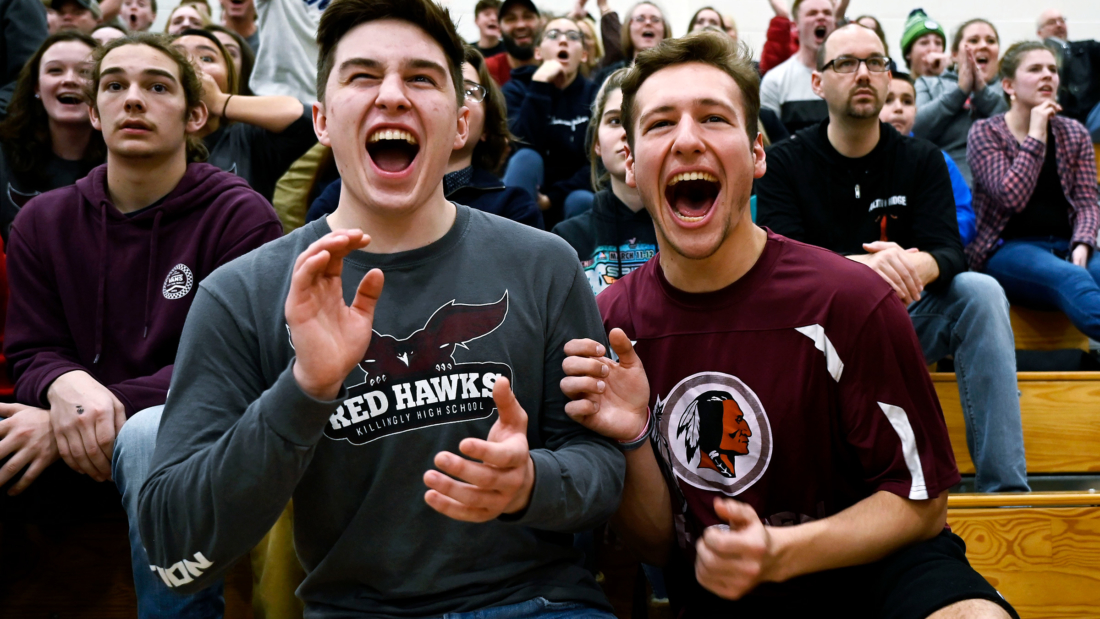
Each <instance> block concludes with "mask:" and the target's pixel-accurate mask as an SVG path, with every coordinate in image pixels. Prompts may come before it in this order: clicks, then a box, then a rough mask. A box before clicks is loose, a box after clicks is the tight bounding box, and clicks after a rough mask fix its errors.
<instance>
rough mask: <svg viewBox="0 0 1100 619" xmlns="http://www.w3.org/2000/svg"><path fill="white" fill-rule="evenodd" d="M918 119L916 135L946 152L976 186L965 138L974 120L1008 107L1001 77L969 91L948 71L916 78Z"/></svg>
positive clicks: (997, 112) (993, 114) (969, 182)
mask: <svg viewBox="0 0 1100 619" xmlns="http://www.w3.org/2000/svg"><path fill="white" fill-rule="evenodd" d="M915 87H916V91H917V120H916V122H915V123H913V135H914V136H916V137H918V138H924V139H926V140H928V141H929V142H932V143H933V144H935V145H936V146H939V147H940V148H941V149H942V150H943V151H944V152H946V153H947V154H948V155H949V156H950V157H951V160H952V161H954V162H955V165H957V166H958V167H959V172H962V175H963V178H965V179H966V184H967V185H968V186H970V187H973V186H974V177H973V175H972V174H971V172H970V164H969V163H967V161H966V138H967V136H968V135H969V134H970V127H971V126H972V125H973V124H974V121H976V120H981V119H983V118H990V117H992V116H996V115H997V114H1000V113H1002V112H1005V111H1008V103H1007V102H1005V99H1004V91H1003V90H1001V83H1000V80H997V79H994V80H993V81H992V82H989V83H988V84H986V85H985V88H983V89H981V90H980V91H978V92H976V93H972V94H971V95H967V94H966V93H964V92H963V91H962V90H961V89H960V88H959V76H958V74H956V73H955V72H954V71H946V72H944V74H943V75H941V76H939V77H919V78H917V82H916V86H915Z"/></svg>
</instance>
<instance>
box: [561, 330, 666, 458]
mask: <svg viewBox="0 0 1100 619" xmlns="http://www.w3.org/2000/svg"><path fill="white" fill-rule="evenodd" d="M608 340H609V341H610V342H611V348H612V349H613V350H614V351H615V354H616V355H618V357H619V360H618V361H612V360H611V359H610V358H608V357H606V356H605V354H606V353H607V351H606V350H605V349H604V346H603V345H602V344H600V343H598V342H595V341H593V340H587V339H584V340H572V341H570V342H568V343H566V345H565V354H566V355H567V356H566V358H565V360H564V361H563V362H562V369H563V370H565V378H563V379H562V381H561V390H562V393H564V394H565V396H566V397H567V398H569V399H570V400H572V401H571V402H568V403H567V404H566V405H565V412H566V414H568V415H569V416H570V417H571V418H572V419H573V420H574V421H576V422H577V423H579V424H581V425H582V426H584V427H586V428H588V429H589V430H592V431H593V432H596V433H598V434H602V435H603V436H606V437H608V438H612V439H615V440H617V441H621V442H626V441H630V440H633V439H634V438H636V437H637V436H638V435H639V434H641V433H642V431H643V430H644V429H645V426H646V423H647V422H648V421H649V409H648V404H649V379H648V378H646V375H645V369H644V368H643V367H642V360H641V359H639V358H638V354H637V353H636V352H634V346H633V345H631V343H630V338H628V337H627V336H626V333H624V332H623V330H622V329H612V330H611V333H610V335H609V336H608Z"/></svg>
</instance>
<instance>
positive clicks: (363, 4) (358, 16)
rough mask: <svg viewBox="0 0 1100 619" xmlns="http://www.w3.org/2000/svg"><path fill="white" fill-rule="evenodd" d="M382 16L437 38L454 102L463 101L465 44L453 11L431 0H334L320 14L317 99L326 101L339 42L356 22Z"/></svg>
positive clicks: (381, 17)
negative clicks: (456, 28) (452, 19)
mask: <svg viewBox="0 0 1100 619" xmlns="http://www.w3.org/2000/svg"><path fill="white" fill-rule="evenodd" d="M379 19H398V20H401V21H406V22H409V23H411V24H413V25H415V26H416V27H418V28H420V29H421V30H423V31H424V32H426V33H427V34H428V36H429V37H431V38H432V39H434V40H435V42H436V43H438V44H439V46H440V47H441V48H443V55H444V56H446V57H447V64H448V68H449V69H450V70H451V81H452V82H453V83H454V87H455V103H456V105H458V106H461V105H462V102H463V100H465V98H466V97H465V94H464V93H463V92H462V90H463V89H462V88H460V87H459V85H460V84H462V58H463V54H464V51H463V50H464V49H465V46H466V44H465V43H463V41H462V39H461V38H459V36H458V32H457V31H456V30H455V25H454V22H452V21H451V13H450V12H449V11H448V10H447V9H445V8H443V7H441V6H439V5H438V4H436V3H435V2H433V1H432V0H335V2H333V3H332V4H330V5H328V8H327V9H325V12H324V13H322V14H321V23H320V25H318V26H317V48H318V54H317V100H318V101H320V102H321V103H324V102H325V85H326V83H327V82H328V76H329V73H332V68H333V64H335V63H336V46H337V45H338V44H339V43H340V40H341V39H343V38H344V35H346V34H347V33H348V32H350V31H351V30H352V29H353V28H355V27H356V26H359V25H361V24H365V23H368V22H372V21H377V20H379Z"/></svg>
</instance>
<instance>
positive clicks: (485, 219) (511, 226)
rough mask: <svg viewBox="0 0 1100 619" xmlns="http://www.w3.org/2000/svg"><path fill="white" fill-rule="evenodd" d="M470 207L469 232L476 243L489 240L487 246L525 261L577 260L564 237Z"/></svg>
mask: <svg viewBox="0 0 1100 619" xmlns="http://www.w3.org/2000/svg"><path fill="white" fill-rule="evenodd" d="M464 208H469V209H470V224H469V225H470V230H469V234H470V235H471V237H472V239H473V240H474V241H475V242H476V243H485V246H486V247H487V248H493V249H496V250H498V251H502V252H504V253H506V254H508V255H509V256H510V258H509V259H515V257H516V256H519V255H522V256H523V259H524V260H527V259H531V260H540V261H541V260H545V261H547V262H549V263H551V264H553V263H554V262H555V261H561V260H568V261H569V262H570V263H572V262H576V260H577V254H576V252H575V251H573V248H572V247H570V246H569V244H568V243H566V242H565V241H564V240H563V239H562V238H561V237H558V236H556V235H554V234H550V233H549V232H546V231H545V230H536V229H535V228H532V227H531V226H528V225H525V224H521V223H519V222H516V221H512V220H511V219H506V218H504V217H500V216H498V215H491V214H489V213H485V212H482V211H479V210H477V209H473V208H470V207H468V206H467V207H464Z"/></svg>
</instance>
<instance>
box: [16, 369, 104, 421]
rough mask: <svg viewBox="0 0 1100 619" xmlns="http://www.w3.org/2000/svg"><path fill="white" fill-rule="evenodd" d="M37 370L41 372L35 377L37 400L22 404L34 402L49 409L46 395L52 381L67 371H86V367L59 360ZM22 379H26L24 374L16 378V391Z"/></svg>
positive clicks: (48, 399)
mask: <svg viewBox="0 0 1100 619" xmlns="http://www.w3.org/2000/svg"><path fill="white" fill-rule="evenodd" d="M39 371H40V372H41V375H40V376H39V377H38V378H37V379H35V381H36V385H37V387H36V389H35V399H36V400H37V401H36V402H24V404H34V405H36V406H38V407H39V408H44V409H46V410H49V409H50V398H49V397H48V394H49V393H50V387H51V386H53V381H55V380H57V379H58V378H61V377H62V376H63V375H65V374H68V373H69V372H88V368H86V367H84V366H82V365H80V364H79V363H66V362H63V361H59V362H58V363H57V364H55V365H54V366H53V367H51V368H49V369H44V370H39ZM88 374H91V372H88ZM22 380H27V376H26V374H24V375H23V376H21V377H20V378H18V379H16V381H15V384H16V391H17V392H18V385H19V383H20V381H22ZM17 395H18V394H17Z"/></svg>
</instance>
